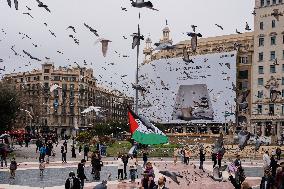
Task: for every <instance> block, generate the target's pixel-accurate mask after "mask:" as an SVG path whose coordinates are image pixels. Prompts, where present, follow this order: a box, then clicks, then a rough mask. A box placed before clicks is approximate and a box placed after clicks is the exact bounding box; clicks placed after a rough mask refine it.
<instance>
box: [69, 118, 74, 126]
mask: <svg viewBox="0 0 284 189" xmlns="http://www.w3.org/2000/svg"><path fill="white" fill-rule="evenodd" d="M73 124H74V119H73V117H69V125H73Z"/></svg>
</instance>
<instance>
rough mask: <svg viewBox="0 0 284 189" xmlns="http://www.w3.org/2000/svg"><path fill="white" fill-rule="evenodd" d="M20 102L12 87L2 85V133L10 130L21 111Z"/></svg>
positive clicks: (0, 90)
mask: <svg viewBox="0 0 284 189" xmlns="http://www.w3.org/2000/svg"><path fill="white" fill-rule="evenodd" d="M19 107H20V101H19V96H18V93H17V90H15V88H14V87H13V86H12V85H9V84H5V83H0V131H5V130H10V129H11V128H12V127H11V126H12V123H13V120H14V119H15V118H16V116H17V112H18V111H19Z"/></svg>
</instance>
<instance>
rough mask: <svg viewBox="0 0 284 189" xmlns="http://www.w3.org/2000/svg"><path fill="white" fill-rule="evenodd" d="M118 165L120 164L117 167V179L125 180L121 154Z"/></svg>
mask: <svg viewBox="0 0 284 189" xmlns="http://www.w3.org/2000/svg"><path fill="white" fill-rule="evenodd" d="M117 165H118V168H117V179H118V180H123V178H124V177H123V165H124V163H123V161H122V159H121V155H119V156H118V158H117Z"/></svg>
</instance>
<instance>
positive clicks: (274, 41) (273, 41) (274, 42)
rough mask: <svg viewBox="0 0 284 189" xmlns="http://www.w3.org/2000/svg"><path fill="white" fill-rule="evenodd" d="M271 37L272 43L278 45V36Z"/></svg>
mask: <svg viewBox="0 0 284 189" xmlns="http://www.w3.org/2000/svg"><path fill="white" fill-rule="evenodd" d="M270 39H271V45H276V36H272V37H271V38H270Z"/></svg>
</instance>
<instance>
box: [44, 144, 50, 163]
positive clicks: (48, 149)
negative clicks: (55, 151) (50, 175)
mask: <svg viewBox="0 0 284 189" xmlns="http://www.w3.org/2000/svg"><path fill="white" fill-rule="evenodd" d="M45 151H46V163H49V157H50V156H51V148H50V146H49V145H46V148H45Z"/></svg>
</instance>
